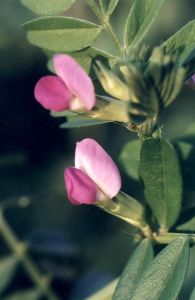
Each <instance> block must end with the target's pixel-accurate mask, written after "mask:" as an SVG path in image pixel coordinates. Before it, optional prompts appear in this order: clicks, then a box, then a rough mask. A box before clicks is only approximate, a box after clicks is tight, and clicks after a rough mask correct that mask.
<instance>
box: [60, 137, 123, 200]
mask: <svg viewBox="0 0 195 300" xmlns="http://www.w3.org/2000/svg"><path fill="white" fill-rule="evenodd" d="M64 178H65V185H66V191H67V195H68V198H69V200H70V202H71V203H72V204H75V205H79V204H94V203H95V202H96V201H101V200H107V199H111V198H113V197H115V196H116V195H117V194H118V192H119V191H120V188H121V177H120V173H119V170H118V168H117V166H116V165H115V163H114V162H113V160H112V158H111V157H110V156H109V155H108V153H107V152H106V151H105V150H104V149H103V148H102V147H101V146H100V145H99V144H98V143H97V142H96V141H95V140H93V139H89V138H88V139H84V140H82V141H81V142H78V143H77V144H76V151H75V167H70V168H67V169H65V171H64Z"/></svg>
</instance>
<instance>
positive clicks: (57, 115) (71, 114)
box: [50, 110, 78, 118]
mask: <svg viewBox="0 0 195 300" xmlns="http://www.w3.org/2000/svg"><path fill="white" fill-rule="evenodd" d="M50 115H51V116H52V117H54V118H62V117H75V116H78V114H77V113H76V112H73V111H70V110H64V111H59V112H57V111H51V112H50Z"/></svg>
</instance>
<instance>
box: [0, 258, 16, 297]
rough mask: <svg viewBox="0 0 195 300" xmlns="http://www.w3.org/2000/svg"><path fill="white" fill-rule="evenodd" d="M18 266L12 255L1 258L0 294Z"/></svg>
mask: <svg viewBox="0 0 195 300" xmlns="http://www.w3.org/2000/svg"><path fill="white" fill-rule="evenodd" d="M17 264H18V259H17V257H16V256H14V255H10V256H7V257H5V258H1V260H0V294H2V293H3V291H4V290H5V289H6V288H7V286H8V284H9V283H10V281H11V279H12V277H13V275H14V273H15V270H16V267H17Z"/></svg>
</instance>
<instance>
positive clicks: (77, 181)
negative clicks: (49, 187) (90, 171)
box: [64, 168, 97, 205]
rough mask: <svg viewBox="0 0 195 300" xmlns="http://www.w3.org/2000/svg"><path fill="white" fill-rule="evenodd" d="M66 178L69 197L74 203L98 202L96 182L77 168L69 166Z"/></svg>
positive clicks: (65, 172)
mask: <svg viewBox="0 0 195 300" xmlns="http://www.w3.org/2000/svg"><path fill="white" fill-rule="evenodd" d="M64 179H65V185H66V191H67V195H68V199H69V200H70V202H71V203H72V204H75V205H79V204H93V203H95V202H96V194H97V187H96V185H95V183H94V182H93V181H92V180H91V178H89V176H87V175H86V174H85V173H83V172H82V171H81V170H78V169H76V168H67V169H66V170H65V171H64Z"/></svg>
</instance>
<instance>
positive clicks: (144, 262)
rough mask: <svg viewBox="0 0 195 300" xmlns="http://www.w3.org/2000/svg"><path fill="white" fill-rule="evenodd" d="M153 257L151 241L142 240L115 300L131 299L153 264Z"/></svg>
mask: <svg viewBox="0 0 195 300" xmlns="http://www.w3.org/2000/svg"><path fill="white" fill-rule="evenodd" d="M153 256H154V254H153V249H152V244H151V241H150V240H148V239H144V240H142V242H141V243H140V244H139V246H138V247H137V248H136V249H135V250H134V252H133V254H132V255H131V256H130V259H129V261H128V262H127V265H126V267H125V269H124V271H123V273H122V275H121V277H120V279H119V282H118V285H117V287H116V290H115V293H114V296H113V300H128V299H129V300H130V299H131V296H132V294H133V291H134V289H135V286H136V284H137V283H138V281H139V279H140V277H141V275H142V274H143V272H144V271H145V269H146V267H147V266H148V265H149V264H150V263H151V262H152V260H153ZM140 299H141V298H140ZM143 299H144V298H143Z"/></svg>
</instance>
